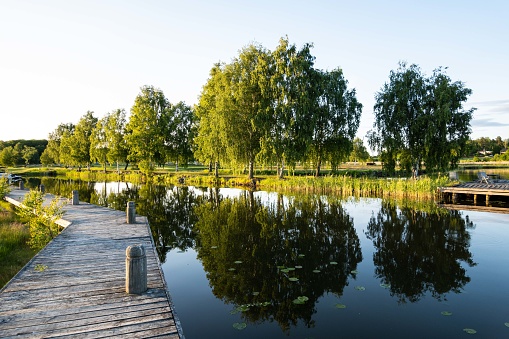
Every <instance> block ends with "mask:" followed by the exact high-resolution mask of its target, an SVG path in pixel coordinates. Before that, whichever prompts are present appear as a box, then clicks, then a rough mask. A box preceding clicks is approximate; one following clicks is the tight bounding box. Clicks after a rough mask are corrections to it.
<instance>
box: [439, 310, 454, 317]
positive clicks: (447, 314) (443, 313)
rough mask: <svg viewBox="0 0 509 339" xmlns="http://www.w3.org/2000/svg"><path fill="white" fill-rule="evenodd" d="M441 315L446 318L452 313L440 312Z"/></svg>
mask: <svg viewBox="0 0 509 339" xmlns="http://www.w3.org/2000/svg"><path fill="white" fill-rule="evenodd" d="M440 314H441V315H445V316H449V315H452V312H449V311H442V312H440Z"/></svg>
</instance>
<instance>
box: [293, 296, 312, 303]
mask: <svg viewBox="0 0 509 339" xmlns="http://www.w3.org/2000/svg"><path fill="white" fill-rule="evenodd" d="M308 300H309V298H308V297H306V296H304V295H301V296H299V297H297V299H294V300H293V303H294V304H296V305H302V304H304V303H305V302H306V301H308Z"/></svg>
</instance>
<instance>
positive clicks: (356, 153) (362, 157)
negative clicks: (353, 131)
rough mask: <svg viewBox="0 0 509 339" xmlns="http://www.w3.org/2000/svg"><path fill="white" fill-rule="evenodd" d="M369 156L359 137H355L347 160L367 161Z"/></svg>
mask: <svg viewBox="0 0 509 339" xmlns="http://www.w3.org/2000/svg"><path fill="white" fill-rule="evenodd" d="M369 158H370V155H369V153H368V150H367V149H366V147H365V146H364V142H363V141H362V139H361V138H355V139H354V140H353V144H352V152H351V153H350V156H349V160H350V161H354V162H357V161H359V162H367V161H368V160H369Z"/></svg>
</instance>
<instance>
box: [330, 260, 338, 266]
mask: <svg viewBox="0 0 509 339" xmlns="http://www.w3.org/2000/svg"><path fill="white" fill-rule="evenodd" d="M330 264H331V265H337V264H338V263H337V262H335V261H331V262H330Z"/></svg>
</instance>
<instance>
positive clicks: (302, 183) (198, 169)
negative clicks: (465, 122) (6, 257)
mask: <svg viewBox="0 0 509 339" xmlns="http://www.w3.org/2000/svg"><path fill="white" fill-rule="evenodd" d="M16 172H17V173H20V174H22V175H25V176H34V175H33V174H34V173H53V174H54V175H55V176H57V177H61V178H68V179H74V180H83V181H122V182H131V183H134V184H142V183H145V182H152V183H155V184H159V185H193V186H218V187H245V188H253V187H256V188H257V189H263V190H268V191H278V192H309V193H313V194H324V193H328V194H338V195H341V196H350V195H354V196H367V197H408V198H417V199H432V198H433V197H434V196H435V194H436V191H437V188H438V187H442V186H448V185H451V184H453V183H454V182H451V181H449V179H448V176H447V175H441V176H440V175H433V176H422V177H421V178H420V179H419V180H412V179H410V178H408V177H405V176H402V177H401V178H379V177H378V176H380V174H381V173H382V172H381V167H380V166H361V165H358V164H343V166H342V167H341V168H340V169H339V170H338V171H336V172H334V173H331V172H327V171H325V172H324V175H323V176H321V177H318V178H316V177H314V176H312V175H309V173H310V172H309V170H307V169H305V168H298V169H297V170H296V171H295V172H293V175H288V176H286V177H285V178H284V179H282V180H281V179H278V178H277V177H276V175H275V173H274V171H272V170H270V169H258V170H257V171H256V172H255V174H256V177H255V180H254V181H253V180H249V179H247V177H246V175H245V174H243V173H233V172H232V171H230V170H227V169H226V170H221V171H220V172H219V177H218V178H215V177H214V176H213V175H211V174H210V173H209V172H208V171H207V169H206V168H205V167H203V166H193V167H189V168H185V169H181V170H180V171H179V172H175V170H174V168H169V167H166V168H160V169H158V170H156V171H154V172H153V173H151V174H150V175H149V176H148V177H147V176H145V175H143V174H142V173H140V172H139V171H135V170H129V171H120V173H117V171H116V168H112V167H111V168H107V171H106V173H105V172H104V171H103V169H102V168H99V167H92V168H91V170H86V169H82V170H81V171H77V170H70V169H68V170H66V169H63V168H40V169H35V168H32V169H29V170H27V171H26V172H23V171H22V169H19V170H17V171H16Z"/></svg>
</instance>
